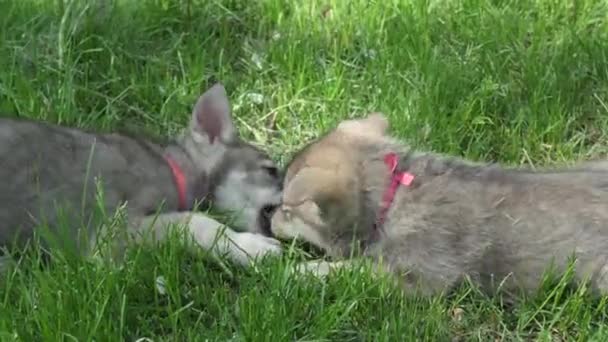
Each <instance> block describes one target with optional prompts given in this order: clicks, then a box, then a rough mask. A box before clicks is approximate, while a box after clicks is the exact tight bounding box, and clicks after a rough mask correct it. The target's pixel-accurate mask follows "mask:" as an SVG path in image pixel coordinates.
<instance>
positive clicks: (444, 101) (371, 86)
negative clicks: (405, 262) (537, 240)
mask: <svg viewBox="0 0 608 342" xmlns="http://www.w3.org/2000/svg"><path fill="white" fill-rule="evenodd" d="M607 61H608V3H607V2H606V1H605V0H579V1H575V2H574V1H563V2H560V1H551V0H539V1H519V2H518V1H493V0H457V1H440V0H434V1H433V0H428V1H405V0H392V1H391V0H388V1H362V0H352V1H338V0H325V1H320V2H319V1H311V0H299V1H287V0H260V1H245V0H216V1H202V0H201V1H196V0H181V1H178V0H173V1H169V0H140V1H129V0H115V1H112V0H106V1H102V0H97V1H92V0H75V1H68V0H56V1H51V0H47V1H43V0H21V1H13V0H0V112H1V113H2V115H14V116H20V117H31V118H37V119H40V120H46V121H50V122H56V123H61V124H64V125H70V126H77V127H84V128H90V129H96V130H100V131H107V130H112V129H129V130H138V131H139V132H141V133H147V134H150V135H156V136H160V137H164V136H169V135H171V134H174V133H175V132H177V131H178V130H179V129H181V128H182V127H184V125H185V124H186V123H187V122H188V119H189V114H190V109H191V106H192V105H193V103H194V101H195V99H196V97H197V96H198V95H199V94H200V93H201V92H202V91H203V90H204V89H205V88H207V87H209V86H210V85H211V84H212V83H213V82H214V81H216V80H220V81H222V82H223V83H224V84H225V86H226V88H227V91H228V93H229V96H230V98H231V101H232V103H233V106H234V115H235V117H236V119H237V123H238V126H239V130H240V131H241V133H242V134H243V135H245V136H246V137H248V138H249V139H251V140H253V141H256V142H258V143H259V144H261V145H263V146H266V148H267V149H268V150H269V151H270V152H271V153H272V155H273V157H274V158H276V160H277V162H279V163H281V164H283V163H285V162H286V161H287V160H288V159H289V157H290V156H291V155H292V154H293V152H295V151H296V150H297V149H298V148H299V147H301V146H302V145H303V144H305V143H306V142H307V141H309V140H310V139H313V138H314V137H315V136H317V135H319V134H320V133H322V132H323V131H325V130H327V129H329V128H331V127H332V126H333V125H335V124H336V122H337V121H339V120H340V119H343V118H346V117H355V116H361V115H364V114H365V113H367V112H369V111H382V112H384V113H385V114H386V115H387V116H388V117H389V118H390V122H391V126H392V128H391V129H392V132H393V133H394V134H395V135H396V136H398V137H399V138H401V139H403V140H404V141H407V142H409V143H410V144H412V145H414V146H416V147H417V148H420V149H429V150H433V151H436V152H443V153H449V154H454V155H459V156H464V157H467V158H470V159H474V160H483V161H497V162H501V163H504V164H505V165H521V164H525V165H533V166H543V165H549V164H566V163H571V162H574V161H577V160H583V159H592V158H602V157H603V156H604V153H605V151H606V147H607V146H608V141H607V139H606V137H607V136H606V133H608V107H607V105H606V104H607V103H608V64H607V63H606V62H607ZM3 181H5V180H3ZM194 254H195V255H192V253H187V252H186V251H185V250H184V248H181V247H180V246H179V244H177V243H175V242H169V243H166V244H163V245H162V246H160V248H158V249H152V248H144V247H141V248H138V249H134V250H133V252H132V253H130V254H129V256H128V260H127V262H126V263H125V264H124V266H123V267H122V268H121V267H115V266H111V265H110V266H109V265H106V264H102V263H97V262H93V261H90V260H86V259H81V258H75V257H71V256H70V255H69V254H60V255H58V257H57V258H56V260H55V261H54V262H53V263H51V264H50V265H48V266H46V267H39V266H36V265H37V264H36V260H34V259H35V258H34V259H31V258H26V259H24V260H22V261H21V265H20V267H19V268H18V269H16V270H15V271H13V272H11V273H10V275H9V276H6V277H5V278H2V279H1V281H0V338H1V339H2V340H3V341H8V340H20V341H59V340H82V341H88V340H97V341H115V340H119V339H125V340H128V341H134V340H137V339H140V338H146V337H147V338H150V339H151V340H154V341H160V340H167V341H168V340H171V341H177V340H181V341H186V340H188V341H190V340H218V341H225V340H238V341H290V340H315V341H320V340H327V341H330V340H331V341H361V340H377V341H388V340H391V341H397V340H407V341H409V340H414V339H417V340H421V339H424V340H451V339H452V340H484V341H485V340H529V339H539V340H545V341H548V340H556V341H559V340H585V341H586V340H596V341H602V340H606V339H608V328H607V327H606V325H605V322H606V318H607V317H606V309H605V304H606V298H602V299H597V298H592V297H590V295H589V293H588V292H587V291H586V289H585V288H584V287H581V288H574V289H572V288H570V287H567V286H565V285H564V284H565V282H561V283H560V284H558V285H550V284H549V285H547V286H543V287H542V290H540V291H539V293H538V294H537V295H535V296H531V297H529V298H524V299H522V300H523V302H522V303H521V304H520V305H519V306H516V307H512V306H508V305H504V304H503V302H502V300H501V298H500V297H496V298H488V297H486V296H484V295H482V294H480V293H478V292H477V291H475V290H474V288H472V287H469V286H466V285H464V286H463V287H462V288H461V289H458V291H456V292H455V293H453V294H451V295H446V296H438V297H434V298H428V299H421V298H414V297H408V296H404V295H402V294H401V293H400V292H399V291H398V290H397V289H396V288H394V287H392V286H391V285H390V284H389V283H388V282H385V281H377V280H372V279H371V278H370V277H369V276H367V275H366V273H363V274H362V275H361V274H359V273H356V272H352V273H343V274H338V275H336V276H335V277H331V278H330V279H328V280H327V281H315V280H312V279H295V278H292V277H289V276H287V274H286V272H285V271H284V270H285V267H286V265H288V264H289V263H290V262H293V259H294V258H295V256H289V255H288V256H286V257H285V258H282V259H280V260H266V261H264V262H262V263H261V264H260V265H258V267H257V269H258V270H257V271H254V270H245V269H242V268H239V267H237V266H235V265H231V264H225V265H224V267H218V263H217V262H216V261H214V260H211V259H209V258H208V257H206V256H205V255H203V253H194ZM159 276H162V277H163V278H164V280H165V282H164V287H159V286H157V285H156V284H155V281H156V280H157V279H158V277H159Z"/></svg>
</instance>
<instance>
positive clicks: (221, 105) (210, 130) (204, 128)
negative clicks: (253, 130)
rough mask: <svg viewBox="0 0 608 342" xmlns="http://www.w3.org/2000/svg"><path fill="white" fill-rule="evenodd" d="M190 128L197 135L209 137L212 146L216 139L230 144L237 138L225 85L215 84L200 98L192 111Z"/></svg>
mask: <svg viewBox="0 0 608 342" xmlns="http://www.w3.org/2000/svg"><path fill="white" fill-rule="evenodd" d="M190 128H191V130H192V132H193V133H195V134H200V135H204V136H207V137H208V139H209V143H210V144H213V143H214V142H215V140H216V139H218V140H219V141H221V142H230V141H232V140H234V139H235V138H236V130H235V128H234V124H233V122H232V117H231V110H230V103H229V101H228V96H227V95H226V89H224V86H223V85H221V84H220V83H217V84H215V85H214V86H213V87H211V88H209V90H207V91H206V92H205V93H204V94H202V95H201V96H200V97H199V98H198V100H197V101H196V105H195V106H194V109H193V110H192V120H191V123H190Z"/></svg>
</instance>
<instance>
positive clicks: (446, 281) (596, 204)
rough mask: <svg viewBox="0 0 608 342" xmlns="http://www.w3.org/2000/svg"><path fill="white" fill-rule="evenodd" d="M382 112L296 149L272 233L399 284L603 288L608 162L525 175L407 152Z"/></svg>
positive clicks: (415, 288) (321, 269)
mask: <svg viewBox="0 0 608 342" xmlns="http://www.w3.org/2000/svg"><path fill="white" fill-rule="evenodd" d="M388 128H389V124H388V121H387V119H386V118H385V117H384V116H383V115H382V114H379V113H375V114H371V115H368V116H367V117H366V118H363V119H357V120H346V121H343V122H342V123H340V124H339V125H338V127H337V128H336V129H334V130H333V131H331V132H329V133H328V134H326V135H325V136H323V137H321V138H320V139H318V140H317V141H315V142H313V143H311V144H310V145H308V146H307V147H306V148H304V149H303V150H302V151H300V152H299V153H298V154H297V155H296V156H295V158H294V159H293V160H292V161H291V163H290V164H289V166H288V168H287V171H286V176H285V179H284V193H283V195H282V196H283V197H282V205H281V207H280V209H279V210H277V211H276V212H275V213H274V214H273V217H272V219H271V231H272V232H273V234H274V235H275V236H276V237H278V238H282V239H288V238H299V239H302V240H304V241H306V242H309V243H311V244H313V245H316V246H317V247H320V248H322V249H323V250H324V251H326V252H327V253H328V254H329V255H330V256H332V257H333V258H336V259H342V261H338V262H334V263H331V262H312V263H308V264H303V265H301V268H299V270H308V271H313V272H314V273H315V274H317V275H319V276H323V275H325V274H327V273H328V272H330V271H331V270H332V269H335V268H341V267H346V266H348V265H352V263H351V262H349V261H348V259H349V258H350V257H360V258H367V259H370V260H372V262H373V263H374V264H375V265H376V267H375V269H376V270H377V271H383V272H386V271H388V272H389V273H390V274H394V275H395V276H396V278H395V279H396V280H398V282H399V283H400V284H401V285H402V286H403V288H404V289H405V290H406V291H409V292H416V293H417V294H422V295H431V294H438V293H440V292H443V291H446V290H450V289H452V288H453V287H455V286H457V285H458V284H459V283H460V282H461V281H462V280H463V279H465V278H468V279H470V280H472V281H473V282H474V283H475V284H477V285H479V287H480V288H481V289H482V290H485V291H489V292H492V291H495V290H497V289H498V288H499V285H500V288H501V289H503V290H505V291H508V292H511V291H515V290H523V291H524V292H530V291H533V290H535V289H536V288H537V287H538V286H539V285H540V281H541V278H542V277H543V272H545V271H547V270H549V268H551V269H552V270H553V271H557V272H564V271H565V270H566V268H567V266H568V262H569V260H570V257H575V258H576V264H575V266H576V267H575V278H576V279H577V280H580V281H582V280H588V281H590V284H591V288H592V289H593V290H595V291H597V292H599V293H606V290H607V289H608V277H607V274H608V266H607V260H608V226H607V222H608V163H606V162H594V163H589V164H579V165H577V166H575V167H572V168H561V169H551V170H542V171H532V170H527V169H523V168H518V169H515V168H504V167H500V166H497V165H483V164H477V163H472V162H468V161H465V160H460V159H457V158H449V157H445V156H441V155H437V154H432V153H420V152H415V151H413V150H412V149H411V148H410V147H408V146H407V145H404V144H401V143H399V142H398V141H396V140H395V139H393V138H391V137H390V136H388V135H387V130H388Z"/></svg>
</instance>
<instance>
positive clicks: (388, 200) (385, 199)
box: [376, 152, 414, 228]
mask: <svg viewBox="0 0 608 342" xmlns="http://www.w3.org/2000/svg"><path fill="white" fill-rule="evenodd" d="M384 164H386V166H388V168H389V169H390V171H391V183H390V184H389V186H388V188H386V190H385V191H384V195H383V196H382V205H381V206H380V213H379V215H378V220H377V221H376V228H380V227H382V225H383V224H384V221H385V219H386V213H387V212H388V210H389V209H390V207H391V205H392V204H393V200H394V199H395V193H397V189H398V188H399V185H405V186H410V185H411V184H412V181H413V180H414V175H413V174H411V173H409V172H401V171H398V172H396V171H395V170H396V169H397V165H398V164H399V157H398V156H397V154H396V153H392V152H391V153H388V154H386V155H385V156H384Z"/></svg>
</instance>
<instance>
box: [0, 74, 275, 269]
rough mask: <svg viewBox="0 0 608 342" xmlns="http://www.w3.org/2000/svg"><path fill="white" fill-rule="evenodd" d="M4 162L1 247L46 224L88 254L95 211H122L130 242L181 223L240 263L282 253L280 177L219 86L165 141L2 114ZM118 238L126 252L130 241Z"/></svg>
mask: <svg viewBox="0 0 608 342" xmlns="http://www.w3.org/2000/svg"><path fill="white" fill-rule="evenodd" d="M0 160H1V164H0V180H1V182H0V245H1V246H8V245H11V244H12V243H14V242H16V243H17V246H20V245H23V244H24V243H25V242H27V241H29V240H30V238H32V236H33V234H34V232H35V231H36V230H37V229H39V227H41V226H45V227H48V228H50V230H49V231H50V232H52V233H57V232H59V230H58V228H59V227H60V226H61V227H63V226H67V227H68V228H69V229H70V230H71V232H70V235H71V236H73V237H74V238H75V239H76V236H79V235H82V236H86V238H85V241H86V246H82V245H78V246H79V248H82V249H81V251H90V250H91V249H92V248H93V247H94V245H95V243H96V241H97V239H98V236H97V235H96V231H97V229H94V228H95V226H94V225H91V224H90V222H91V221H90V219H91V217H92V215H93V214H94V213H95V210H97V209H99V207H101V209H102V210H103V211H104V212H105V213H107V214H108V215H113V214H114V213H116V210H117V209H118V208H119V207H121V206H123V205H124V208H125V209H126V214H127V220H128V233H129V234H128V235H127V237H129V236H131V237H135V238H136V239H139V240H141V239H142V237H146V236H150V235H146V233H147V232H153V233H154V234H153V235H152V236H150V237H152V238H155V239H163V238H165V237H166V236H167V232H168V229H169V228H170V227H172V226H179V227H183V228H185V230H186V232H187V233H188V234H189V235H190V236H191V237H192V238H193V239H194V241H196V242H197V243H198V244H199V245H200V247H202V248H205V249H208V250H210V251H212V252H213V253H216V254H224V253H227V254H228V256H229V257H230V258H232V260H234V261H236V262H238V263H241V264H244V263H247V262H248V261H249V260H250V257H256V256H261V255H266V254H280V253H281V248H280V245H279V244H278V242H277V241H276V240H274V239H272V238H270V237H267V235H268V234H269V233H268V232H269V224H270V223H269V213H270V211H271V210H272V208H273V207H275V206H276V205H277V204H278V203H279V200H280V194H281V184H280V180H281V175H280V174H279V172H278V171H277V167H276V166H275V164H274V163H273V162H272V160H271V159H270V158H269V157H268V156H267V155H266V153H264V152H262V151H260V150H258V149H257V148H255V147H254V146H252V145H251V144H248V143H246V142H244V141H242V140H241V139H240V138H239V137H238V135H237V132H236V130H235V127H234V125H233V122H232V119H231V111H230V106H229V102H228V98H227V95H226V91H225V89H224V87H223V86H222V85H220V84H217V85H215V86H213V87H212V88H210V89H209V90H208V91H207V92H205V93H204V94H202V95H201V96H200V98H199V99H198V101H197V102H196V105H195V106H194V109H193V112H192V119H191V123H190V127H188V128H187V129H186V130H185V131H184V132H183V133H182V134H181V135H180V136H178V137H177V138H176V139H174V140H173V141H172V142H169V143H168V144H166V145H162V146H161V145H158V144H156V143H153V142H151V141H148V140H139V139H136V138H133V137H131V136H126V135H121V134H95V133H91V132H85V131H83V130H79V129H74V128H66V127H60V126H56V125H51V124H46V123H41V122H34V121H29V120H18V119H9V118H2V119H0ZM98 185H101V189H102V190H103V196H102V197H101V198H102V199H101V200H100V199H99V198H98V197H97V195H98V192H97V187H98ZM196 201H205V202H207V203H212V205H213V206H214V207H216V208H218V209H222V210H227V211H231V212H233V213H234V214H235V215H236V217H237V219H236V222H235V226H238V227H239V228H241V229H242V230H246V231H245V232H237V231H234V230H232V229H223V228H224V227H223V225H222V224H221V223H219V222H217V221H216V220H214V219H212V218H210V217H208V216H206V215H204V214H202V213H200V212H199V213H195V212H191V210H192V209H193V206H194V204H195V202H196ZM99 202H101V203H99ZM161 205H162V206H161ZM81 228H85V232H86V233H87V234H86V235H85V234H82V232H81ZM117 239H119V240H120V241H114V243H115V244H116V246H120V248H118V250H119V252H120V253H122V248H123V247H124V242H125V241H124V236H123V237H120V238H117ZM43 242H44V241H43ZM76 242H78V243H80V241H76Z"/></svg>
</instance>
